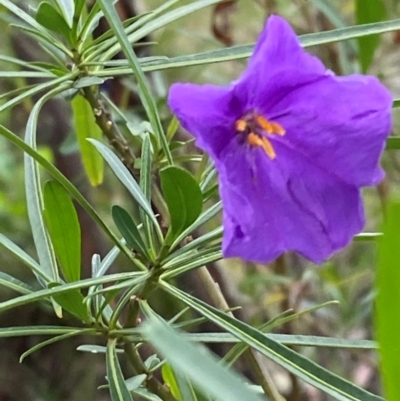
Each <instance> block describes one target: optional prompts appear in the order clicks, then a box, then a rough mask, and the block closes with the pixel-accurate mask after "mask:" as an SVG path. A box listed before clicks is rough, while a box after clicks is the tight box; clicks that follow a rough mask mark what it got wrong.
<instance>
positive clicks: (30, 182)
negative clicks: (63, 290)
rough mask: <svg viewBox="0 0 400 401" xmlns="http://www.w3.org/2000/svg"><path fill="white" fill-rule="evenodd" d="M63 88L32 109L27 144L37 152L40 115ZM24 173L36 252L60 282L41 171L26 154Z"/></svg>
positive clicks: (45, 268)
mask: <svg viewBox="0 0 400 401" xmlns="http://www.w3.org/2000/svg"><path fill="white" fill-rule="evenodd" d="M63 90H64V89H63V87H62V86H61V87H59V88H56V89H53V90H51V91H50V92H48V93H47V94H46V95H44V96H43V97H41V98H40V99H39V100H38V101H37V102H36V104H35V106H34V107H33V109H32V112H31V114H30V115H29V118H28V122H27V125H26V130H25V142H26V144H27V145H29V146H31V147H32V148H33V149H35V150H36V129H37V122H38V118H39V113H40V111H41V109H42V107H43V105H44V104H45V103H46V102H47V101H48V100H50V99H51V98H52V97H54V96H56V95H57V94H58V93H60V92H63ZM24 172H25V192H26V203H27V208H28V217H29V223H30V226H31V230H32V234H33V240H34V243H35V247H36V252H37V254H38V257H39V261H40V268H41V270H42V271H43V273H44V274H45V275H46V276H47V277H49V278H50V279H51V280H52V281H55V282H57V281H59V276H58V269H57V263H56V259H55V254H54V249H53V246H52V244H51V243H50V241H49V238H48V235H47V232H46V228H45V225H44V221H43V216H42V210H43V199H42V188H41V186H40V177H39V169H38V166H37V163H36V161H35V160H34V159H32V157H31V156H29V155H28V154H26V153H25V154H24Z"/></svg>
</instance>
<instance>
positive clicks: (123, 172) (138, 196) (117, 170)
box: [89, 139, 162, 239]
mask: <svg viewBox="0 0 400 401" xmlns="http://www.w3.org/2000/svg"><path fill="white" fill-rule="evenodd" d="M89 141H90V142H92V143H93V145H94V146H95V147H96V149H97V150H98V151H99V152H100V154H101V155H102V156H103V157H104V159H105V161H106V162H107V163H108V164H109V166H110V167H111V169H112V170H113V172H114V174H115V175H116V177H117V178H118V179H119V180H120V181H121V183H122V184H124V185H125V187H126V189H127V190H128V191H129V192H130V193H131V195H132V196H133V198H134V199H135V200H136V202H137V203H138V204H139V205H140V207H141V208H142V209H143V210H144V211H145V212H146V213H147V215H148V216H149V217H150V220H151V221H152V222H153V224H154V226H155V228H156V230H157V233H158V235H159V236H160V239H162V233H161V229H160V226H159V225H158V222H157V219H156V217H155V215H154V213H153V210H152V209H151V206H150V204H149V202H148V201H147V199H146V197H145V196H144V194H143V192H142V190H141V189H140V187H139V185H138V183H137V182H136V181H135V179H134V178H133V177H132V175H131V174H130V172H129V170H128V169H127V168H126V167H125V166H124V164H123V163H122V162H121V160H119V159H118V157H117V156H116V155H115V154H114V153H113V152H112V150H110V149H109V148H107V146H105V145H103V144H102V143H101V142H99V141H96V140H94V139H89Z"/></svg>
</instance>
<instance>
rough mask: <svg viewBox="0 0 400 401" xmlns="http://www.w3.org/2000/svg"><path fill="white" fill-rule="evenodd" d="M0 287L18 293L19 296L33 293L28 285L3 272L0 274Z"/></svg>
mask: <svg viewBox="0 0 400 401" xmlns="http://www.w3.org/2000/svg"><path fill="white" fill-rule="evenodd" d="M0 285H2V286H4V287H7V288H10V289H11V290H14V291H16V292H19V293H20V294H30V293H31V292H33V291H34V289H33V288H32V287H31V286H30V285H28V284H26V283H24V282H23V281H21V280H18V279H17V278H15V277H13V276H10V275H9V274H7V273H3V272H0Z"/></svg>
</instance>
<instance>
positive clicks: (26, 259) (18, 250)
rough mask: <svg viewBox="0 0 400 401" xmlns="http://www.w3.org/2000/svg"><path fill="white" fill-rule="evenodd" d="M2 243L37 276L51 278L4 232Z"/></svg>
mask: <svg viewBox="0 0 400 401" xmlns="http://www.w3.org/2000/svg"><path fill="white" fill-rule="evenodd" d="M0 245H3V246H4V247H5V248H6V249H8V250H9V251H10V252H11V253H12V254H13V255H14V256H16V257H17V258H18V259H19V260H20V261H21V262H22V263H24V264H26V265H27V266H28V267H29V268H30V269H31V270H32V271H33V272H34V273H35V274H36V275H37V276H40V277H42V278H43V279H44V280H45V281H46V280H47V281H48V280H50V278H49V277H48V276H47V275H45V274H44V273H43V271H42V269H41V267H40V265H39V264H38V263H37V262H36V260H34V259H33V258H31V257H30V256H29V255H28V254H27V253H26V252H25V251H24V250H23V249H21V248H20V247H19V246H18V245H16V244H14V242H12V241H11V240H9V239H8V238H7V237H6V236H4V235H3V234H0Z"/></svg>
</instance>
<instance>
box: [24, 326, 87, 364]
mask: <svg viewBox="0 0 400 401" xmlns="http://www.w3.org/2000/svg"><path fill="white" fill-rule="evenodd" d="M87 330H88V329H86V330H85V329H78V330H76V331H73V332H70V333H65V334H61V335H59V336H57V337H53V338H50V339H48V340H46V341H42V342H41V343H39V344H36V345H35V346H33V347H32V348H30V349H28V351H26V352H24V353H23V354H22V355H21V356H20V358H19V363H22V362H23V360H24V359H25V358H26V357H27V356H29V355H31V354H33V353H34V352H36V351H37V350H39V349H41V348H43V347H46V346H47V345H50V344H54V343H56V342H59V341H62V340H65V339H67V338H71V337H75V336H78V335H80V334H86V333H87ZM89 330H90V329H89Z"/></svg>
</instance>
